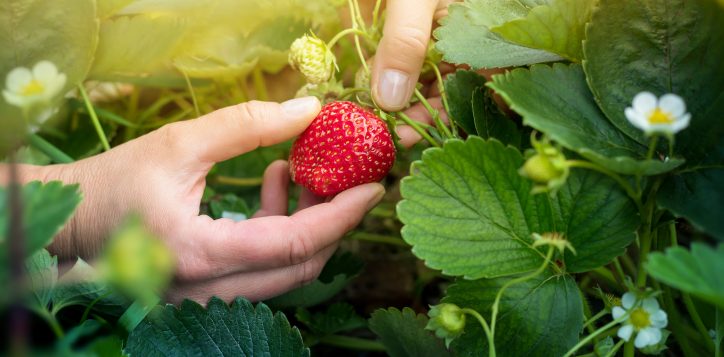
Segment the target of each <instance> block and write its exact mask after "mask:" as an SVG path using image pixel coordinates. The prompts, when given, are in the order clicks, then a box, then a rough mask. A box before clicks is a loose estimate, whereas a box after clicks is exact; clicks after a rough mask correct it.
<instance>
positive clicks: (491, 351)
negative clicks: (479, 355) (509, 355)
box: [460, 308, 495, 357]
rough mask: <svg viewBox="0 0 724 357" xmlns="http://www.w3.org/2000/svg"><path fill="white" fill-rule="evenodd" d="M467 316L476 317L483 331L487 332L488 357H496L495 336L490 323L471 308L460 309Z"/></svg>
mask: <svg viewBox="0 0 724 357" xmlns="http://www.w3.org/2000/svg"><path fill="white" fill-rule="evenodd" d="M460 311H462V312H463V313H465V314H468V315H470V316H472V317H474V318H475V319H476V320H478V322H479V323H480V325H481V326H483V331H485V336H487V337H488V357H495V336H494V335H493V331H492V330H491V329H490V326H488V322H487V321H485V318H483V316H481V315H480V314H479V313H478V312H477V311H475V310H473V309H469V308H464V309H460Z"/></svg>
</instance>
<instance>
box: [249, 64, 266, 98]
mask: <svg viewBox="0 0 724 357" xmlns="http://www.w3.org/2000/svg"><path fill="white" fill-rule="evenodd" d="M251 76H252V78H253V80H254V90H255V91H256V98H257V99H259V100H269V92H268V91H267V88H266V81H265V80H264V74H263V73H262V72H261V67H259V66H257V67H255V68H254V70H253V71H252V72H251Z"/></svg>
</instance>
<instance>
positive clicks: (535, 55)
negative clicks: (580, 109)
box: [434, 0, 561, 69]
mask: <svg viewBox="0 0 724 357" xmlns="http://www.w3.org/2000/svg"><path fill="white" fill-rule="evenodd" d="M529 10H530V9H529V8H528V7H526V6H523V5H521V4H520V3H518V2H516V1H496V0H465V2H463V3H453V4H451V5H450V7H449V8H448V11H449V15H448V16H447V17H445V18H443V19H442V20H441V21H440V23H441V25H442V26H440V27H439V28H438V29H436V30H435V32H434V35H435V37H436V38H437V39H438V42H437V45H436V46H437V49H438V50H439V51H440V52H442V53H443V59H444V60H445V61H446V62H451V63H455V64H468V65H470V66H471V67H473V69H478V68H493V67H511V66H522V65H527V64H531V63H540V62H550V61H557V60H560V59H561V58H560V57H559V56H557V55H555V54H553V53H549V52H546V51H541V50H537V49H532V48H528V47H523V46H518V45H516V44H513V43H510V42H507V41H505V40H504V39H502V38H501V37H500V36H498V35H497V34H495V33H493V32H491V31H490V28H491V27H494V26H498V25H501V24H503V23H505V22H506V21H511V20H515V19H518V18H523V17H525V16H526V15H527V14H528V11H529Z"/></svg>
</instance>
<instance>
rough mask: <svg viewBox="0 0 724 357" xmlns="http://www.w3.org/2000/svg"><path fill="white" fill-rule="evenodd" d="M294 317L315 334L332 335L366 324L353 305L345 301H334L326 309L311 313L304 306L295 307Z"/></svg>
mask: <svg viewBox="0 0 724 357" xmlns="http://www.w3.org/2000/svg"><path fill="white" fill-rule="evenodd" d="M296 318H297V320H299V322H301V323H303V324H305V325H307V327H308V328H309V329H310V330H311V331H312V332H313V333H314V334H315V335H317V336H327V335H333V334H335V333H338V332H344V331H350V330H354V329H358V328H361V327H366V326H367V320H365V319H363V318H362V317H360V316H359V315H357V312H355V311H354V307H352V305H350V304H347V303H339V302H338V303H334V304H332V305H331V306H330V307H329V308H328V309H327V310H326V311H324V312H319V313H314V314H312V313H311V312H309V310H307V309H305V308H299V309H297V313H296Z"/></svg>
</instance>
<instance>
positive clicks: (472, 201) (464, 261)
mask: <svg viewBox="0 0 724 357" xmlns="http://www.w3.org/2000/svg"><path fill="white" fill-rule="evenodd" d="M523 162H524V161H523V156H522V155H521V153H520V152H519V151H518V150H517V149H515V148H512V147H510V146H508V147H505V146H503V145H502V144H501V143H500V142H499V141H497V140H493V139H491V140H487V141H486V140H482V139H481V138H479V137H477V136H470V137H468V139H467V141H465V142H463V141H460V140H448V141H447V142H446V143H445V145H444V146H443V147H442V148H431V149H427V150H425V152H424V153H423V155H422V160H421V161H416V162H414V163H413V164H412V168H411V169H410V171H411V172H412V175H411V176H408V177H405V178H404V179H403V180H402V184H401V188H400V191H401V193H402V197H403V198H404V200H402V201H401V202H400V203H398V205H397V214H398V216H399V218H400V220H401V221H402V222H403V223H404V225H405V226H404V227H403V228H402V237H403V238H404V239H405V241H406V242H408V243H409V244H411V245H412V246H413V248H412V252H413V253H414V254H415V255H416V256H418V257H419V258H421V259H423V260H425V263H426V264H427V265H428V266H429V267H431V268H433V269H440V270H442V272H443V273H444V274H447V275H454V276H465V277H466V278H468V279H477V278H481V277H499V276H506V275H511V274H518V273H522V272H526V271H531V270H533V269H535V268H537V267H539V266H540V265H541V264H542V262H543V255H542V254H541V252H540V251H538V250H536V249H535V248H533V247H532V243H533V239H532V238H531V234H532V233H546V232H559V233H562V234H563V235H564V236H565V237H566V239H568V240H569V241H570V242H571V243H572V244H573V246H574V247H575V249H576V251H577V252H578V255H571V254H569V253H566V255H565V256H564V258H565V259H564V263H565V267H566V269H568V270H570V271H574V272H582V271H586V270H590V269H592V268H595V267H597V266H601V265H604V264H606V263H608V262H609V261H611V259H613V258H614V257H616V256H618V255H620V254H622V253H623V252H624V247H626V246H627V245H628V244H630V243H631V242H632V241H633V240H634V238H635V235H634V232H635V230H636V227H637V226H638V224H639V221H638V217H637V216H636V208H635V206H634V204H633V202H632V201H631V200H630V199H629V198H628V196H626V194H625V193H624V192H623V191H622V189H621V188H620V187H619V186H618V185H617V184H616V183H615V182H614V181H613V180H611V179H610V178H608V177H606V176H604V175H601V174H598V173H595V172H592V171H583V170H574V171H572V172H571V175H570V176H569V178H568V181H567V182H566V184H565V185H564V186H563V187H562V188H561V189H560V190H559V193H558V195H557V196H555V197H551V196H549V195H543V194H541V195H533V194H532V193H531V188H532V184H531V182H530V181H529V180H527V179H525V178H523V177H521V176H520V175H519V174H518V169H519V168H520V167H521V166H522V165H523Z"/></svg>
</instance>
